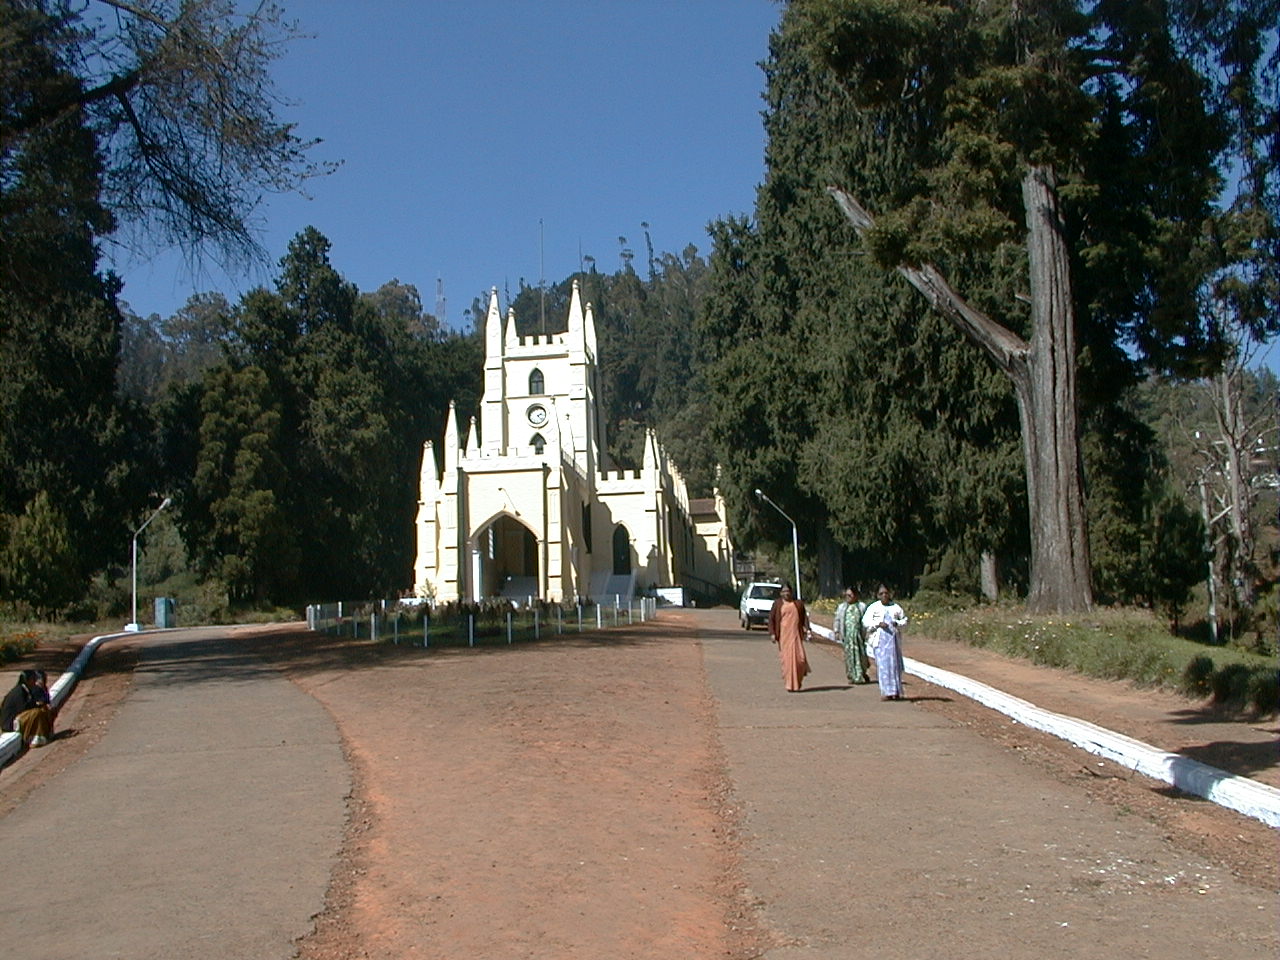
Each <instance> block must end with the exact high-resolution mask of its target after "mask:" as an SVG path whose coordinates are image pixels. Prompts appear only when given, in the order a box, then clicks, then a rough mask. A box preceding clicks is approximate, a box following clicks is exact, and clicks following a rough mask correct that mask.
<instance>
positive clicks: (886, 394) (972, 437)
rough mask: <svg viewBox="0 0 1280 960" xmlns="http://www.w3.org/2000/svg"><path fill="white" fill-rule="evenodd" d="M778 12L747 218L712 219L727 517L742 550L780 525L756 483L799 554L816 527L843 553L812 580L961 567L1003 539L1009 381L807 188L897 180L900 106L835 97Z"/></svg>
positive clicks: (1007, 547)
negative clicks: (857, 107)
mask: <svg viewBox="0 0 1280 960" xmlns="http://www.w3.org/2000/svg"><path fill="white" fill-rule="evenodd" d="M795 27H796V21H795V19H794V18H789V19H784V22H783V25H782V28H781V29H780V30H779V31H778V32H777V33H775V35H774V36H773V37H772V38H771V45H770V57H769V60H768V61H767V62H766V64H765V74H766V79H767V88H766V103H767V105H768V109H767V111H766V114H765V129H766V133H767V134H768V146H767V151H766V176H765V181H764V183H763V184H762V185H761V188H760V190H759V192H758V195H757V202H756V217H755V222H754V223H752V222H749V221H746V220H742V219H736V220H735V219H731V220H727V221H723V222H721V223H719V224H717V225H715V227H714V229H713V243H714V253H713V256H712V274H713V283H712V290H713V292H712V295H711V297H710V299H709V302H708V305H707V309H706V311H705V313H704V315H703V332H704V340H705V348H706V350H707V351H708V359H709V367H708V372H707V374H706V380H707V383H708V386H709V389H710V391H711V393H712V397H713V400H712V414H711V415H712V418H713V423H714V430H715V434H716V436H717V439H718V443H717V450H718V452H719V453H720V455H721V457H722V460H723V466H724V485H725V486H726V488H727V490H728V492H729V494H730V496H729V502H730V508H731V510H732V511H733V513H734V517H735V529H736V530H737V532H738V534H739V536H740V537H741V538H742V540H743V541H744V542H745V543H746V544H748V545H750V544H751V543H752V542H753V541H754V540H755V539H756V538H758V537H761V536H764V537H765V538H766V539H768V540H772V541H773V542H782V541H783V538H784V537H785V535H786V534H788V533H789V532H790V531H789V529H785V528H784V525H783V522H782V521H781V519H780V518H778V517H777V516H776V515H775V514H774V513H773V511H771V510H770V509H769V508H768V507H766V506H764V505H762V504H760V503H759V501H757V500H756V498H755V497H754V495H753V490H754V488H755V487H756V486H759V487H760V488H762V489H763V490H765V492H767V493H769V494H770V496H772V497H774V498H775V499H778V500H779V501H780V502H781V503H782V504H783V505H784V507H785V508H786V510H787V512H788V513H789V514H791V515H792V516H794V517H796V518H797V519H798V520H799V522H800V527H801V530H802V531H804V533H802V539H804V540H807V541H808V543H807V545H806V548H807V550H808V552H809V553H810V555H811V556H813V555H814V554H815V553H816V554H818V555H819V556H821V555H822V554H823V553H824V552H825V551H824V544H823V539H822V538H823V535H824V533H825V532H826V531H830V532H831V534H833V535H834V538H835V541H836V544H835V545H838V546H839V547H841V548H843V550H844V551H846V552H847V554H848V557H849V568H848V570H847V571H845V570H841V569H838V568H839V566H840V565H839V564H838V563H835V564H832V565H830V566H831V567H833V569H828V570H826V571H825V576H824V577H823V581H824V583H823V586H824V589H832V588H833V587H835V586H837V585H838V584H839V583H840V582H841V581H843V580H845V579H847V578H853V579H857V580H870V579H873V578H881V577H883V578H888V579H891V580H895V581H897V582H899V583H903V584H907V583H910V582H911V580H912V579H913V578H914V576H916V575H918V574H919V573H920V572H921V571H922V570H923V569H925V568H926V567H928V566H931V565H937V564H938V563H940V562H941V560H942V557H943V555H944V554H945V553H946V552H947V551H949V550H957V549H958V550H960V551H962V552H964V553H965V554H966V555H968V556H969V557H970V558H971V559H972V563H971V564H970V567H971V569H973V570H975V571H976V566H977V562H976V561H977V555H978V554H979V553H981V552H984V551H987V552H993V553H995V552H999V553H1001V554H1002V555H1004V556H1006V557H1009V556H1010V555H1011V554H1016V553H1017V552H1018V550H1019V544H1020V537H1019V532H1018V526H1017V524H1016V519H1017V514H1016V513H1011V511H1010V510H1009V508H1008V504H1009V503H1010V502H1016V497H1012V496H1010V493H1011V491H1012V490H1013V489H1014V486H1015V484H1016V483H1017V482H1018V470H1017V466H1018V465H1017V462H1016V439H1015V438H1016V433H1015V432H1014V431H1015V430H1016V418H1015V414H1014V411H1013V406H1012V403H1011V396H1010V392H1009V390H1008V389H1007V387H1006V386H1005V385H1004V384H1002V383H1001V382H1000V381H999V379H998V377H995V376H993V375H992V373H991V372H990V371H989V370H987V369H985V368H984V367H983V366H982V365H981V364H979V363H977V362H975V361H974V359H973V358H971V357H970V356H969V355H968V354H967V353H966V352H965V351H964V350H963V349H962V348H960V347H959V345H957V344H955V342H954V338H952V337H951V336H950V335H949V331H948V330H947V329H945V325H944V324H943V323H942V322H941V321H940V320H938V319H937V318H934V317H932V316H930V315H929V314H928V312H927V311H926V310H925V309H924V308H923V306H922V305H921V304H919V303H917V302H916V301H915V300H913V299H912V298H911V297H910V296H909V295H908V292H907V291H904V290H901V289H897V288H894V287H892V286H889V285H886V284H885V283H884V282H883V279H882V277H881V275H880V272H879V270H878V269H877V268H876V267H875V266H874V265H873V264H872V263H870V262H869V261H868V258H866V257H865V256H862V255H860V254H861V251H860V250H859V249H858V247H857V244H856V242H855V240H854V238H853V237H852V236H851V235H850V232H849V230H848V228H847V225H846V224H845V223H844V222H843V221H842V219H841V217H840V216H839V213H838V211H836V210H835V208H834V207H833V206H832V205H831V202H830V199H829V198H828V197H827V195H826V193H825V191H824V190H823V187H824V186H825V185H826V184H827V183H830V182H832V180H833V179H834V178H836V177H838V176H841V175H843V174H844V173H845V172H846V171H849V170H856V171H858V172H859V174H860V175H861V176H862V177H864V178H866V179H867V180H868V181H872V182H875V183H876V185H877V187H878V189H880V190H882V191H885V192H893V193H908V192H910V190H911V189H914V183H913V177H914V176H915V175H916V174H915V171H914V169H913V168H912V167H911V166H910V165H909V164H908V163H906V162H905V161H906V155H907V146H908V144H909V143H910V141H911V139H912V136H913V131H912V128H911V126H910V124H909V123H908V122H907V121H908V120H909V119H910V118H904V117H900V116H895V115H892V114H889V113H884V114H881V115H877V116H875V117H872V118H865V117H862V116H859V115H858V114H856V113H854V112H853V111H850V110H849V109H848V104H847V101H846V98H845V97H844V95H843V93H842V91H841V90H840V89H839V86H838V84H837V83H836V82H835V80H834V78H833V77H831V76H830V75H829V73H828V72H826V71H823V70H821V69H817V68H815V66H814V64H813V62H812V59H811V58H810V57H809V56H808V53H807V50H806V48H805V46H804V43H803V36H802V34H801V33H800V32H799V31H798V30H796V29H795ZM964 266H965V265H963V264H962V265H961V267H962V268H963V267H964ZM1001 292H1002V291H999V290H993V291H992V295H993V296H999V295H1000V293H1001ZM828 549H829V547H828ZM974 579H976V578H974Z"/></svg>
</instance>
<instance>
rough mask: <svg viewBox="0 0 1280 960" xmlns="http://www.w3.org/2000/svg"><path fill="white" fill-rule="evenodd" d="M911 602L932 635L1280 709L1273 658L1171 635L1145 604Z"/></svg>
mask: <svg viewBox="0 0 1280 960" xmlns="http://www.w3.org/2000/svg"><path fill="white" fill-rule="evenodd" d="M924 599H925V598H921V600H922V601H923V600H924ZM912 607H913V609H912V610H911V620H912V624H913V628H914V629H915V630H916V631H917V632H919V633H921V634H924V635H926V636H929V637H932V638H934V639H937V640H950V641H952V642H955V643H964V644H967V645H969V646H972V647H982V648H984V649H987V650H994V651H995V652H997V653H1002V654H1004V655H1005V656H1009V657H1018V658H1020V659H1024V660H1030V661H1031V662H1032V663H1038V664H1043V665H1045V666H1049V667H1059V668H1061V669H1064V670H1073V671H1075V672H1076V673H1080V674H1083V675H1085V676H1089V677H1101V678H1104V679H1107V680H1128V681H1130V682H1132V683H1135V684H1138V685H1139V686H1146V687H1158V688H1161V689H1165V690H1172V691H1176V692H1177V693H1180V694H1183V695H1184V696H1188V697H1193V698H1197V699H1205V698H1208V697H1212V699H1213V702H1214V704H1215V705H1216V706H1219V707H1223V708H1225V709H1230V710H1236V711H1247V712H1249V713H1251V714H1253V715H1255V716H1270V715H1274V714H1275V713H1276V712H1277V710H1278V709H1280V673H1278V672H1277V669H1276V665H1275V662H1274V660H1273V659H1272V658H1269V657H1265V656H1261V655H1258V654H1254V653H1249V652H1247V651H1244V650H1239V649H1234V648H1230V647H1205V646H1203V645H1202V644H1198V643H1195V642H1193V641H1191V640H1186V639H1183V638H1182V637H1177V636H1174V635H1172V634H1171V633H1170V632H1169V630H1168V628H1167V627H1166V625H1165V624H1164V623H1163V621H1161V620H1159V619H1158V618H1157V617H1156V616H1155V615H1153V614H1152V613H1150V612H1149V611H1145V610H1137V609H1104V610H1096V611H1092V612H1090V613H1088V614H1086V615H1082V616H1076V617H1062V616H1038V615H1033V614H1030V613H1028V612H1027V610H1026V609H1025V608H1024V607H1020V606H1006V605H996V606H982V607H970V608H968V609H964V610H955V609H947V608H946V607H943V606H937V607H935V606H933V605H931V604H929V605H925V606H924V608H923V609H920V608H919V607H918V606H917V605H916V604H915V603H913V604H912Z"/></svg>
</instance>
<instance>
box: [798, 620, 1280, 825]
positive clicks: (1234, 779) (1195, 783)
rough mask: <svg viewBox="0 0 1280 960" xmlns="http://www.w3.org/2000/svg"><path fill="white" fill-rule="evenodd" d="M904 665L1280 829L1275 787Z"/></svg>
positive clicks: (829, 637)
mask: <svg viewBox="0 0 1280 960" xmlns="http://www.w3.org/2000/svg"><path fill="white" fill-rule="evenodd" d="M812 626H813V632H814V633H815V634H816V635H817V636H819V637H820V638H822V639H823V640H825V641H827V642H829V643H834V644H837V645H838V644H839V641H837V640H836V639H835V635H834V634H833V633H832V631H831V630H830V629H829V628H828V627H825V626H822V625H821V624H817V623H815V624H813V625H812ZM902 662H903V668H904V669H905V670H906V672H907V673H909V674H911V675H912V676H915V677H919V678H920V679H921V680H924V681H925V682H927V683H932V684H933V685H934V686H937V687H944V688H946V689H947V690H954V691H955V692H956V693H959V694H961V695H962V696H965V697H968V698H969V699H970V700H976V701H977V702H978V703H981V704H982V705H983V706H985V707H990V708H991V709H992V710H998V711H999V712H1000V713H1003V714H1004V715H1005V716H1007V717H1009V718H1011V719H1013V720H1016V721H1018V722H1019V723H1021V724H1023V725H1024V726H1028V727H1031V728H1032V729H1033V730H1040V731H1042V732H1043V733H1048V734H1051V735H1052V736H1055V737H1058V738H1059V739H1061V740H1066V741H1067V742H1069V743H1072V744H1074V745H1075V746H1077V747H1080V748H1081V749H1082V750H1087V751H1088V752H1089V753H1092V754H1094V755H1095V756H1099V757H1105V758H1106V759H1108V760H1111V761H1113V762H1115V763H1118V764H1120V765H1121V766H1123V767H1126V768H1128V769H1129V770H1135V771H1137V772H1138V773H1141V774H1143V775H1144V776H1147V777H1151V778H1152V779H1153V780H1160V781H1162V782H1163V783H1167V784H1170V785H1171V786H1174V787H1177V788H1178V789H1179V790H1181V791H1183V792H1184V793H1190V794H1194V795H1195V796H1197V797H1203V798H1204V799H1206V800H1210V801H1212V802H1214V803H1216V804H1218V805H1220V806H1224V807H1227V808H1229V809H1231V810H1235V811H1236V812H1237V813H1243V814H1244V815H1245V816H1247V817H1253V818H1254V819H1255V820H1261V821H1262V822H1263V823H1265V824H1267V825H1268V826H1270V827H1277V828H1280V790H1277V789H1276V788H1275V787H1272V786H1268V785H1267V784H1265V783H1258V782H1257V781H1256V780H1250V779H1249V778H1248V777H1240V776H1236V775H1235V774H1232V773H1228V772H1227V771H1225V770H1219V769H1218V768H1217V767H1211V766H1209V765H1208V764H1206V763H1201V762H1200V761H1198V760H1192V759H1191V758H1189V757H1183V756H1179V755H1178V754H1176V753H1167V752H1165V751H1164V750H1160V749H1157V748H1156V747H1153V746H1151V745H1150V744H1147V743H1143V742H1141V741H1140V740H1135V739H1133V738H1132V737H1126V736H1125V735H1124V734H1121V733H1116V732H1115V731H1113V730H1108V729H1106V728H1105V727H1100V726H1098V725H1097V724H1093V723H1089V722H1088V721H1086V720H1080V719H1077V718H1076V717H1069V716H1065V715H1063V714H1060V713H1053V712H1052V711H1049V710H1044V709H1042V708H1040V707H1037V706H1036V705H1035V704H1033V703H1028V702H1027V701H1026V700H1022V699H1020V698H1018V697H1015V696H1012V695H1011V694H1007V693H1004V692H1003V691H1001V690H997V689H995V688H994V687H989V686H987V685H986V684H985V683H979V682H978V681H976V680H971V679H970V678H968V677H964V676H961V675H960V674H958V673H952V672H951V671H949V670H942V669H939V668H938V667H931V666H929V665H928V664H927V663H921V662H920V661H919V660H913V659H911V658H910V657H903V658H902Z"/></svg>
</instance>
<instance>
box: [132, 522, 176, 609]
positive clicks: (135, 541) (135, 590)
mask: <svg viewBox="0 0 1280 960" xmlns="http://www.w3.org/2000/svg"><path fill="white" fill-rule="evenodd" d="M171 503H173V501H172V500H171V499H170V498H169V497H165V498H164V500H163V501H162V502H161V504H160V506H159V507H158V508H157V509H156V512H155V513H153V514H152V515H151V516H149V517H147V519H146V523H143V525H142V526H140V527H139V528H138V529H137V530H135V531H133V620H131V621H130V622H129V623H127V624H125V627H124V628H125V630H126V631H127V632H129V633H137V632H138V631H139V630H141V629H142V625H141V624H139V623H138V534H140V533H141V532H142V531H143V530H145V529H147V524H148V523H150V522H151V521H152V520H154V519H155V518H156V517H158V516H160V514H161V513H163V512H164V510H165V508H166V507H168V506H169V504H171Z"/></svg>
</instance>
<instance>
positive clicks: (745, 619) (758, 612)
mask: <svg viewBox="0 0 1280 960" xmlns="http://www.w3.org/2000/svg"><path fill="white" fill-rule="evenodd" d="M781 592H782V584H780V583H777V582H775V581H772V580H770V581H763V580H752V581H751V582H750V583H748V584H747V585H746V587H745V588H744V589H743V591H742V600H741V601H740V602H739V603H738V622H739V623H741V624H742V629H743V630H750V629H751V625H752V624H753V623H768V622H769V611H770V610H772V609H773V601H775V600H777V599H778V594H779V593H781Z"/></svg>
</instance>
